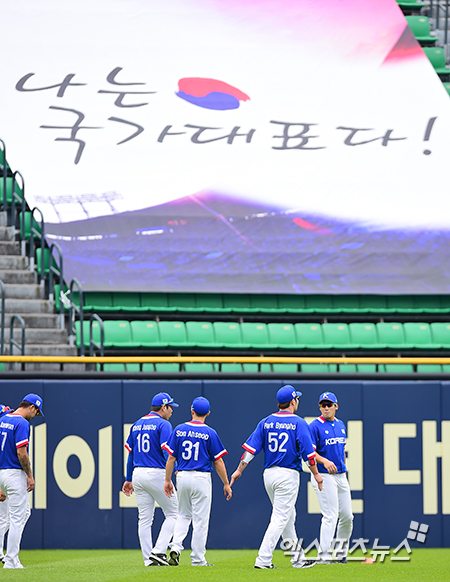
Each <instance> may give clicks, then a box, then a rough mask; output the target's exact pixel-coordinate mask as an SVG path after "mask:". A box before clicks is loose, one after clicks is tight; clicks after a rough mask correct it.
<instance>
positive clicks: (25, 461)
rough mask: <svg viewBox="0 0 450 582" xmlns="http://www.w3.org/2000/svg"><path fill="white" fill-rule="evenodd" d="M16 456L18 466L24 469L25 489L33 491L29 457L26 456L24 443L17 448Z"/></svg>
mask: <svg viewBox="0 0 450 582" xmlns="http://www.w3.org/2000/svg"><path fill="white" fill-rule="evenodd" d="M17 456H18V458H19V463H20V466H21V467H22V469H23V470H24V471H25V475H26V476H27V491H33V489H34V477H33V473H32V471H31V465H30V457H29V456H28V451H27V447H26V446H25V445H24V446H22V447H19V448H18V449H17Z"/></svg>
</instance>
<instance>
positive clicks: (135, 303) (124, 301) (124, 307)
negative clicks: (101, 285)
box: [112, 291, 147, 313]
mask: <svg viewBox="0 0 450 582" xmlns="http://www.w3.org/2000/svg"><path fill="white" fill-rule="evenodd" d="M112 302H113V307H114V309H115V310H117V311H123V312H131V313H133V312H142V311H147V309H146V308H145V307H141V295H140V293H122V292H120V291H115V292H114V293H112Z"/></svg>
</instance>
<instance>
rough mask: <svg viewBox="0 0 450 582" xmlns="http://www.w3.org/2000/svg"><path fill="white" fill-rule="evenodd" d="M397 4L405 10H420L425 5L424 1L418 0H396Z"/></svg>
mask: <svg viewBox="0 0 450 582" xmlns="http://www.w3.org/2000/svg"><path fill="white" fill-rule="evenodd" d="M397 4H398V5H399V6H400V8H402V9H406V10H408V11H409V10H420V9H421V8H423V7H424V6H425V3H424V2H420V1H419V0H397Z"/></svg>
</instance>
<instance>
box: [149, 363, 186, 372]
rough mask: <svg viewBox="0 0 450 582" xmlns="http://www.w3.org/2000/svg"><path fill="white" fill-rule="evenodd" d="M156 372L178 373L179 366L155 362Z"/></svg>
mask: <svg viewBox="0 0 450 582" xmlns="http://www.w3.org/2000/svg"><path fill="white" fill-rule="evenodd" d="M155 371H156V372H179V371H180V364H178V363H172V362H156V364H155Z"/></svg>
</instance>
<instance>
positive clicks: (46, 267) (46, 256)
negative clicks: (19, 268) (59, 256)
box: [36, 247, 58, 275]
mask: <svg viewBox="0 0 450 582" xmlns="http://www.w3.org/2000/svg"><path fill="white" fill-rule="evenodd" d="M49 266H50V249H49V248H45V249H44V273H45V275H48V274H49V272H50V268H49ZM53 267H56V268H58V265H57V263H56V261H55V258H54V257H53ZM36 268H37V272H38V274H39V275H40V274H41V268H42V248H41V247H38V248H37V249H36Z"/></svg>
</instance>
